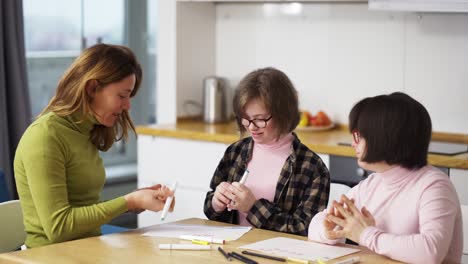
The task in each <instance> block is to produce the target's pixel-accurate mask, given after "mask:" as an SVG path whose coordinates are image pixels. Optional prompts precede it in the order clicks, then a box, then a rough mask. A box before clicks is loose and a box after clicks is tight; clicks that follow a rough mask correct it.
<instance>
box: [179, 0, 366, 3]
mask: <svg viewBox="0 0 468 264" xmlns="http://www.w3.org/2000/svg"><path fill="white" fill-rule="evenodd" d="M177 1H178V2H219V3H222V2H226V3H269V2H271V3H280V2H284V3H290V2H317V3H318V2H321V3H324V2H351V3H352V2H354V3H357V2H365V3H367V0H299V1H295V0H266V1H256V0H177Z"/></svg>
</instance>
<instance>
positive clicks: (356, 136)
mask: <svg viewBox="0 0 468 264" xmlns="http://www.w3.org/2000/svg"><path fill="white" fill-rule="evenodd" d="M352 134H353V139H354V143H356V144H359V141H360V140H361V134H359V130H357V129H354V130H353V132H352Z"/></svg>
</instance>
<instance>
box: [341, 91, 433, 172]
mask: <svg viewBox="0 0 468 264" xmlns="http://www.w3.org/2000/svg"><path fill="white" fill-rule="evenodd" d="M349 129H350V132H352V131H354V130H358V131H359V134H360V136H361V137H362V138H364V139H365V140H366V150H365V153H364V157H363V158H362V160H363V161H365V162H368V163H374V162H380V161H385V162H386V163H388V164H390V165H400V166H402V167H404V168H407V169H418V168H421V167H423V166H425V165H426V164H427V152H428V148H429V141H430V140H431V132H432V125H431V117H430V116H429V113H428V112H427V110H426V108H424V106H423V105H422V104H421V103H419V102H418V101H416V100H414V99H413V98H411V97H410V96H408V95H406V94H404V93H401V92H396V93H392V94H390V95H379V96H375V97H368V98H364V99H362V100H361V101H359V102H358V103H357V104H356V105H354V107H353V109H352V110H351V112H350V113H349Z"/></svg>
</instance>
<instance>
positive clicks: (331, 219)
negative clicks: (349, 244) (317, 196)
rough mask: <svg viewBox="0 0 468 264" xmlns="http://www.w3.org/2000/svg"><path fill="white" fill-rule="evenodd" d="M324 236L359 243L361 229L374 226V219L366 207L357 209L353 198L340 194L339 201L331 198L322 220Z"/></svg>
mask: <svg viewBox="0 0 468 264" xmlns="http://www.w3.org/2000/svg"><path fill="white" fill-rule="evenodd" d="M323 225H324V227H325V236H326V237H327V238H328V239H340V238H347V239H350V240H352V241H354V242H356V243H359V238H360V236H361V233H362V231H364V229H365V228H366V227H368V226H375V219H374V217H373V216H372V214H371V213H370V212H369V211H368V210H367V208H366V207H362V208H361V210H359V209H357V207H356V205H355V204H354V200H353V199H349V198H348V197H346V195H341V199H340V201H339V202H337V201H335V200H333V203H332V206H331V207H330V208H328V209H327V215H326V218H325V220H324V221H323Z"/></svg>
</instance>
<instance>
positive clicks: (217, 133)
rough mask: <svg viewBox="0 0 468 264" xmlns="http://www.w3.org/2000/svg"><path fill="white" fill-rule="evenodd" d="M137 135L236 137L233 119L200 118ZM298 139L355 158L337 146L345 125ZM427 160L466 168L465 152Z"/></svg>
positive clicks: (450, 138)
mask: <svg viewBox="0 0 468 264" xmlns="http://www.w3.org/2000/svg"><path fill="white" fill-rule="evenodd" d="M136 130H137V133H138V134H139V135H150V136H158V137H171V138H180V139H192V140H200V141H209V142H219V143H225V144H231V143H233V142H235V141H237V140H239V138H240V134H239V132H238V130H237V126H236V124H235V122H229V123H221V124H206V123H203V122H202V121H200V120H191V119H184V120H180V121H178V122H177V124H171V125H149V126H138V127H137V128H136ZM296 133H297V135H298V136H299V138H300V140H301V141H302V142H303V143H304V144H305V145H306V146H308V147H309V148H310V149H312V150H313V151H315V152H317V153H323V154H329V155H337V156H346V157H355V153H354V150H353V148H352V147H349V146H342V145H338V143H340V142H348V143H351V140H352V138H351V135H350V134H349V132H348V130H347V127H346V126H337V127H335V128H333V129H331V130H327V131H313V132H310V131H307V132H305V131H296ZM432 140H436V141H442V142H453V143H465V144H468V135H463V134H450V133H437V132H434V133H433V134H432ZM428 161H429V163H430V164H432V165H434V166H441V167H449V168H457V169H465V170H467V169H468V153H464V154H459V155H454V156H446V155H435V154H429V156H428Z"/></svg>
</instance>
